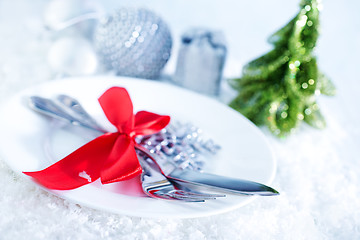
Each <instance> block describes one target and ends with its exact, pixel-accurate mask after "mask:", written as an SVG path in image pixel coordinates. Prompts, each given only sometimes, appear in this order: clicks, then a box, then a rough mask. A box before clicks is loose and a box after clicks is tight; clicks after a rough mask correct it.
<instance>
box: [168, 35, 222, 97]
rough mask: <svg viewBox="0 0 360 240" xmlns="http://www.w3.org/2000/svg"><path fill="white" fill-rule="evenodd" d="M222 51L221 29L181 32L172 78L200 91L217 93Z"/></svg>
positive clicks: (182, 84)
mask: <svg viewBox="0 0 360 240" xmlns="http://www.w3.org/2000/svg"><path fill="white" fill-rule="evenodd" d="M226 53H227V48H226V44H225V38H224V36H223V34H222V33H221V32H219V31H211V30H206V29H191V30H189V31H187V32H185V33H184V34H183V35H182V37H181V46H180V50H179V55H178V59H177V66H176V71H175V76H174V81H175V82H176V83H177V84H179V85H181V86H183V87H185V88H188V89H191V90H194V91H197V92H200V93H203V94H207V95H212V96H216V95H218V94H219V92H220V83H221V79H222V72H223V67H224V63H225V59H226Z"/></svg>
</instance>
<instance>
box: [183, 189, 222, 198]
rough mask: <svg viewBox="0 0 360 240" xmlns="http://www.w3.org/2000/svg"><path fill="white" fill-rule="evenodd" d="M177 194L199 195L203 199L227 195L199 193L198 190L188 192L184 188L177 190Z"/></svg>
mask: <svg viewBox="0 0 360 240" xmlns="http://www.w3.org/2000/svg"><path fill="white" fill-rule="evenodd" d="M176 194H177V195H187V196H189V197H199V198H203V199H216V198H218V197H225V195H222V194H211V193H198V192H193V191H192V192H188V191H183V190H177V191H176Z"/></svg>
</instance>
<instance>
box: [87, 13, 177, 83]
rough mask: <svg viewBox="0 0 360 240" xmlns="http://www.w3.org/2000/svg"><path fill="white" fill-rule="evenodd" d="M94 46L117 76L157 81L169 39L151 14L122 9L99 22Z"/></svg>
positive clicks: (168, 56)
mask: <svg viewBox="0 0 360 240" xmlns="http://www.w3.org/2000/svg"><path fill="white" fill-rule="evenodd" d="M94 47H95V50H96V52H97V54H98V56H99V59H100V61H101V62H102V63H103V64H104V65H105V67H107V68H108V69H113V70H115V72H116V73H117V74H118V75H122V76H129V77H137V78H147V79H156V78H158V77H159V75H160V73H161V70H162V69H163V67H164V66H165V64H166V62H167V61H168V59H169V58H170V53H171V47H172V38H171V34H170V31H169V28H168V27H167V25H166V23H165V22H164V21H163V20H162V19H161V18H160V17H159V16H157V15H156V14H155V13H153V12H152V11H149V10H147V9H142V8H140V9H136V8H121V9H119V10H118V11H116V12H115V13H114V14H112V15H110V16H108V17H106V18H104V19H101V20H100V21H99V24H98V26H97V27H96V28H95V32H94Z"/></svg>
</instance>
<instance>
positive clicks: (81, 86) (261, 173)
mask: <svg viewBox="0 0 360 240" xmlns="http://www.w3.org/2000/svg"><path fill="white" fill-rule="evenodd" d="M111 86H122V87H125V88H126V89H127V90H128V92H129V94H130V96H131V98H132V100H133V105H134V110H135V111H139V110H148V111H152V112H155V113H159V114H168V115H170V116H171V117H172V119H174V120H178V121H181V122H191V123H193V124H194V125H195V126H197V127H200V128H201V129H202V130H203V131H204V133H206V136H207V137H210V138H212V139H214V140H215V141H216V142H217V143H218V144H220V145H221V147H222V149H221V151H220V152H219V153H218V154H217V155H216V157H214V159H212V160H209V163H208V164H207V171H209V172H213V173H216V174H222V175H226V176H232V177H238V178H244V179H249V180H253V181H258V182H261V183H264V184H270V183H271V181H272V180H273V178H274V175H275V159H274V157H273V153H272V151H271V149H270V148H269V145H268V144H267V142H266V139H265V138H264V136H263V134H262V133H261V132H260V131H259V130H258V129H257V128H256V127H255V126H254V125H253V124H252V123H251V122H250V121H248V120H247V119H246V118H244V117H243V116H242V115H240V114H239V113H237V112H236V111H234V110H232V109H231V108H229V107H227V106H226V105H224V104H222V103H220V102H218V101H216V100H214V99H211V98H208V97H205V96H202V95H199V94H196V93H193V92H190V91H188V90H184V89H182V88H179V87H175V86H172V85H169V84H165V83H159V82H155V81H150V80H140V79H130V78H120V77H108V76H106V77H91V78H90V77H89V78H73V79H66V80H57V81H51V82H48V83H46V84H42V85H40V86H36V87H33V88H30V89H27V90H25V91H23V92H20V93H18V94H17V95H15V96H14V97H13V98H12V99H10V100H9V101H7V102H6V103H5V104H4V105H3V106H2V108H1V109H0V116H1V118H0V132H1V135H0V154H1V156H2V157H3V159H4V160H5V161H6V162H7V164H8V165H9V166H10V167H11V168H12V169H13V170H14V171H15V172H17V173H19V174H21V175H22V176H24V177H26V176H25V175H23V174H22V173H21V172H22V171H35V170H40V169H43V168H45V167H46V166H48V165H49V164H50V162H49V159H48V157H47V156H46V153H45V152H46V151H44V144H45V145H46V144H47V143H49V142H47V141H46V139H48V138H49V136H51V141H50V145H49V146H48V148H50V149H52V151H53V152H54V153H55V154H56V156H57V157H58V158H59V159H60V158H61V157H63V156H65V155H67V154H69V153H70V152H71V151H72V150H75V149H76V148H78V147H79V146H80V145H81V144H82V143H81V140H79V139H80V138H79V136H78V135H75V134H71V133H69V132H65V131H56V134H53V135H51V134H50V132H51V131H50V129H51V124H50V122H49V120H48V119H46V118H45V117H43V116H41V115H39V114H36V113H34V112H33V111H32V110H30V109H29V108H28V107H27V105H26V98H27V97H29V96H31V95H39V96H44V97H54V96H55V95H57V94H62V93H63V94H68V95H70V96H73V97H75V98H77V99H78V100H79V101H80V102H81V103H82V104H83V105H84V107H85V108H86V109H87V110H88V111H89V112H90V113H91V114H92V115H93V116H95V118H96V119H97V120H98V121H99V122H101V123H103V124H107V120H106V118H105V116H104V114H103V113H102V110H101V108H100V106H99V104H98V102H97V98H98V97H99V96H100V95H101V94H102V93H103V92H104V91H105V90H106V89H108V88H109V87H111ZM52 132H54V131H52ZM29 179H31V178H29ZM137 181H138V179H134V180H130V181H127V182H123V183H113V184H108V185H103V186H102V185H101V184H99V183H98V182H95V183H92V184H89V185H86V186H83V187H80V188H78V189H75V190H70V191H54V190H48V191H50V192H51V193H53V194H56V195H57V196H59V197H61V198H64V199H68V200H70V201H74V202H76V203H79V204H81V205H84V206H88V207H92V208H96V209H102V210H106V211H109V212H114V213H120V214H126V215H131V216H141V217H169V218H171V217H177V218H189V217H202V216H209V215H213V214H218V213H223V212H226V211H230V210H233V209H236V208H238V207H240V206H243V205H245V204H247V203H249V202H250V201H252V200H254V199H255V198H254V197H246V196H239V195H231V194H228V195H227V197H226V198H219V199H217V200H211V201H206V202H205V203H184V202H174V201H163V200H156V199H152V198H149V197H146V196H144V195H142V194H138V192H139V186H138V184H137V183H138V182H137ZM129 189H132V190H131V191H129Z"/></svg>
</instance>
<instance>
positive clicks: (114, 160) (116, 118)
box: [24, 87, 170, 190]
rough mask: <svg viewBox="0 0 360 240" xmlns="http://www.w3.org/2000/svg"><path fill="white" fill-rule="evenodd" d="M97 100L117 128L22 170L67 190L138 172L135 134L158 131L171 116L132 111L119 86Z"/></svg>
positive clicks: (120, 178)
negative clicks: (33, 168) (32, 169)
mask: <svg viewBox="0 0 360 240" xmlns="http://www.w3.org/2000/svg"><path fill="white" fill-rule="evenodd" d="M99 103H100V105H101V107H102V109H103V111H104V113H105V115H106V117H107V118H108V120H109V121H110V122H111V123H112V124H113V125H114V126H115V127H116V128H117V132H114V133H106V134H103V135H101V136H100V137H98V138H96V139H94V140H92V141H90V142H89V143H87V144H85V145H84V146H82V147H80V148H79V149H77V150H75V151H74V152H72V153H71V154H70V155H68V156H66V157H65V158H63V159H62V160H60V161H58V162H56V163H55V164H53V165H51V166H49V167H48V168H46V169H44V170H41V171H36V172H24V174H26V175H28V176H31V177H33V178H35V179H36V181H37V182H39V183H40V184H42V185H43V186H45V187H47V188H50V189H57V190H69V189H74V188H77V187H80V186H83V185H85V184H88V183H91V182H94V181H95V180H97V179H98V178H100V179H101V182H102V183H103V184H106V183H112V182H117V181H122V180H127V179H130V178H132V177H134V176H136V175H138V174H139V173H141V171H142V169H141V166H140V164H139V161H138V159H137V156H136V152H135V147H134V144H135V143H134V138H135V137H136V136H138V135H149V134H154V133H156V132H159V131H160V130H161V129H163V128H164V127H166V125H167V124H168V123H169V122H170V117H169V116H162V115H157V114H155V113H151V112H146V111H140V112H138V113H136V114H135V115H134V114H133V105H132V102H131V99H130V96H129V94H128V92H127V91H126V89H125V88H120V87H112V88H110V89H108V90H107V91H106V92H105V93H104V94H103V95H102V96H101V97H100V98H99Z"/></svg>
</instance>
